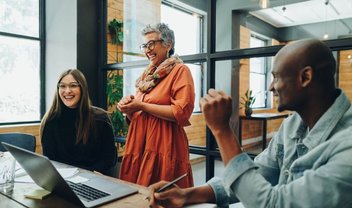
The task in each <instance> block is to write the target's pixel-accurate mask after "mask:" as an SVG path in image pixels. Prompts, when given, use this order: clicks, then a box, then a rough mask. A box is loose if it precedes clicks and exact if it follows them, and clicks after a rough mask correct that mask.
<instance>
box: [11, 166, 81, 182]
mask: <svg viewBox="0 0 352 208" xmlns="http://www.w3.org/2000/svg"><path fill="white" fill-rule="evenodd" d="M57 171H58V172H59V173H60V175H61V176H62V177H63V178H65V179H66V178H70V177H72V176H74V175H75V174H76V173H78V168H58V169H57ZM17 175H18V174H17V173H16V178H15V182H21V183H34V181H33V180H32V178H31V177H30V176H29V175H25V176H19V177H17Z"/></svg>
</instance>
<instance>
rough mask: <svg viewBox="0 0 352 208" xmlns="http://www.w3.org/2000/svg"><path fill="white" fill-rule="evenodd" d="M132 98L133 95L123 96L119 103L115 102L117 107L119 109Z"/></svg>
mask: <svg viewBox="0 0 352 208" xmlns="http://www.w3.org/2000/svg"><path fill="white" fill-rule="evenodd" d="M133 99H134V96H133V95H129V96H126V97H123V98H122V99H121V100H120V102H119V103H117V106H116V107H117V108H118V109H119V110H120V111H121V107H122V106H124V105H126V104H128V103H130V102H131V101H132V100H133Z"/></svg>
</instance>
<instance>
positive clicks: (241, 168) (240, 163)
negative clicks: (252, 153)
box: [223, 153, 258, 195]
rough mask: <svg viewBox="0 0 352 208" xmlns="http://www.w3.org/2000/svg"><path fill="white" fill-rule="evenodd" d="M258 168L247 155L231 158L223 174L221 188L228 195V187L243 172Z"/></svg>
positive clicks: (242, 154)
mask: <svg viewBox="0 0 352 208" xmlns="http://www.w3.org/2000/svg"><path fill="white" fill-rule="evenodd" d="M252 168H258V166H256V165H255V164H254V162H253V160H252V159H251V158H250V157H249V155H248V154H247V153H241V154H239V155H237V156H236V157H234V158H232V159H231V160H230V162H229V163H228V164H227V166H226V168H225V172H224V180H223V186H224V188H225V190H226V192H227V195H228V194H229V193H230V187H231V186H232V184H233V183H234V182H235V180H236V179H237V178H239V177H240V176H241V175H242V174H243V173H244V172H246V171H247V170H249V169H252Z"/></svg>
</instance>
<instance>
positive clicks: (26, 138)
mask: <svg viewBox="0 0 352 208" xmlns="http://www.w3.org/2000/svg"><path fill="white" fill-rule="evenodd" d="M0 142H6V143H9V144H12V145H15V146H18V147H21V148H23V149H26V150H29V151H32V152H35V145H36V140H35V136H33V135H31V134H26V133H0ZM0 151H2V152H5V151H7V150H6V149H5V148H4V147H3V146H2V144H1V143H0Z"/></svg>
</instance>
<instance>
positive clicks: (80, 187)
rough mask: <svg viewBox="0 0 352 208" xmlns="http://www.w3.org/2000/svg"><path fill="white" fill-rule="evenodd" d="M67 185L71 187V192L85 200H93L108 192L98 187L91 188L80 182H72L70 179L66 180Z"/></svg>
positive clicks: (104, 195) (106, 194)
mask: <svg viewBox="0 0 352 208" xmlns="http://www.w3.org/2000/svg"><path fill="white" fill-rule="evenodd" d="M66 182H67V183H68V185H69V186H70V187H71V189H72V190H73V192H75V193H76V194H77V195H78V197H80V198H83V199H84V200H85V201H88V202H90V201H94V200H96V199H100V198H103V197H106V196H109V195H110V194H108V193H105V192H103V191H100V190H98V189H95V188H92V187H90V186H87V185H84V184H81V183H73V182H71V181H66Z"/></svg>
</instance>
